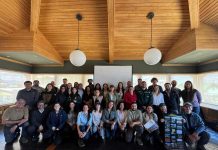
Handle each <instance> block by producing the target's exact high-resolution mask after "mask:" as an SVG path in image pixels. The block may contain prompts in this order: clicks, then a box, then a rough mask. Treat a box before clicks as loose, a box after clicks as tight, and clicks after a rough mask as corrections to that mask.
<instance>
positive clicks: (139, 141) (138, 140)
mask: <svg viewBox="0 0 218 150" xmlns="http://www.w3.org/2000/svg"><path fill="white" fill-rule="evenodd" d="M137 144H138V145H139V146H143V142H142V140H141V139H140V138H137Z"/></svg>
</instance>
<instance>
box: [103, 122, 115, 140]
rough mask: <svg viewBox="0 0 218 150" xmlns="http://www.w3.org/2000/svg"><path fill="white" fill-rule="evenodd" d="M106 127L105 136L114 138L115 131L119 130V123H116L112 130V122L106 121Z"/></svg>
mask: <svg viewBox="0 0 218 150" xmlns="http://www.w3.org/2000/svg"><path fill="white" fill-rule="evenodd" d="M104 129H105V137H106V138H107V139H110V138H113V137H115V133H116V130H117V124H115V125H114V129H113V130H111V124H107V123H105V126H104Z"/></svg>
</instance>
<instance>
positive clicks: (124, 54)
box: [0, 0, 218, 65]
mask: <svg viewBox="0 0 218 150" xmlns="http://www.w3.org/2000/svg"><path fill="white" fill-rule="evenodd" d="M151 11H152V12H154V13H155V17H154V18H153V46H154V47H157V48H158V49H160V50H161V52H162V55H163V60H162V62H163V63H167V62H171V63H186V62H185V61H186V60H187V58H190V55H193V54H194V53H195V52H193V51H196V50H202V49H203V50H204V51H202V54H205V51H207V50H211V49H212V50H213V52H214V55H212V56H213V57H211V56H208V58H207V59H205V58H201V57H199V59H200V60H198V59H197V60H193V61H187V62H188V63H193V64H196V63H202V62H205V61H209V60H213V59H214V58H216V56H217V58H218V55H217V50H218V45H216V43H218V42H217V40H218V36H216V35H217V28H218V15H217V14H218V1H217V0H167V1H165V0H7V1H6V0H5V1H1V3H0V58H6V59H12V60H17V61H20V62H24V63H28V64H32V65H37V64H63V61H64V60H67V59H68V58H69V54H70V52H71V51H72V50H74V49H76V48H77V40H78V38H77V36H78V31H77V27H78V23H77V20H76V18H75V16H76V14H77V13H80V14H81V15H82V16H83V20H82V21H80V49H81V50H82V51H83V52H84V53H85V54H86V56H87V59H88V60H107V61H109V62H110V63H113V61H114V60H143V54H144V52H145V51H146V50H147V49H148V48H149V47H150V35H151V30H150V29H151V27H150V20H148V19H147V18H146V15H147V13H148V12H151ZM205 28H206V29H207V31H208V30H209V31H210V32H209V33H210V35H213V36H212V37H213V38H212V39H210V38H209V36H210V35H208V37H206V38H205V37H202V34H204V33H205V32H206V30H205ZM191 29H192V30H191ZM189 30H190V31H189ZM187 32H188V33H187ZM189 32H190V33H189ZM192 33H193V34H192ZM184 36H185V37H184ZM186 36H187V38H186ZM188 37H189V38H188ZM187 39H188V40H187ZM198 39H203V40H198ZM205 39H206V40H205ZM211 40H212V41H214V42H215V43H214V45H213V48H211V47H206V46H205V45H208V44H210V42H208V41H211ZM189 41H193V42H194V44H193V42H192V43H189ZM205 41H206V42H205ZM195 42H196V43H195ZM184 43H187V44H188V45H190V47H189V46H186V44H184ZM192 44H193V45H192ZM202 45H203V46H202ZM184 46H185V47H184ZM201 46H202V47H203V48H202V47H201ZM187 47H188V48H187ZM181 51H183V52H181ZM213 52H212V53H213ZM172 53H173V54H172ZM174 53H175V54H174ZM189 53H190V55H189ZM196 53H199V52H198V51H197V52H196ZM200 53H201V52H200ZM31 54H32V55H33V56H34V57H31ZM187 54H188V56H187V57H186V55H187ZM22 56H23V59H22ZM214 56H215V57H214ZM183 57H185V58H183ZM177 58H178V60H177ZM37 60H40V62H39V63H37Z"/></svg>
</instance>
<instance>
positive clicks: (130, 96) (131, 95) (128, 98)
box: [124, 86, 137, 109]
mask: <svg viewBox="0 0 218 150" xmlns="http://www.w3.org/2000/svg"><path fill="white" fill-rule="evenodd" d="M136 101H137V96H136V94H135V92H134V89H133V87H132V86H130V87H129V90H128V91H127V92H126V93H125V95H124V104H125V108H126V109H130V108H131V105H132V103H135V102H136Z"/></svg>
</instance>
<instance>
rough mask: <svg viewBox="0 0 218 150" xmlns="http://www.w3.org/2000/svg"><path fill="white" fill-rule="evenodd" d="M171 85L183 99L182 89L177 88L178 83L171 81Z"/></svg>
mask: <svg viewBox="0 0 218 150" xmlns="http://www.w3.org/2000/svg"><path fill="white" fill-rule="evenodd" d="M171 84H172V90H174V91H176V93H177V94H178V95H179V97H181V92H182V91H181V89H179V88H177V87H176V86H177V81H176V80H173V81H171Z"/></svg>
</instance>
